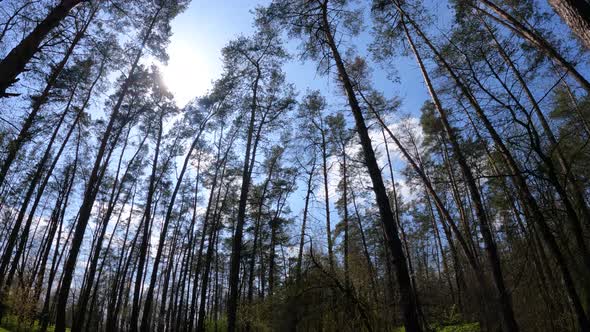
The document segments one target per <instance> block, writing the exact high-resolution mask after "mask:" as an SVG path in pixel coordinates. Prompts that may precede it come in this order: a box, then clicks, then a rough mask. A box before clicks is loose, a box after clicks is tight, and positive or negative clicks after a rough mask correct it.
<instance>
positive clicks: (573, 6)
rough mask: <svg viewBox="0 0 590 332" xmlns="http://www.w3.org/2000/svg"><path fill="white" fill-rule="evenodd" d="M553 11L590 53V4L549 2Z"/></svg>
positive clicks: (564, 0)
mask: <svg viewBox="0 0 590 332" xmlns="http://www.w3.org/2000/svg"><path fill="white" fill-rule="evenodd" d="M548 2H549V4H550V5H551V7H553V10H554V11H555V12H556V13H557V14H558V15H559V16H561V18H562V19H563V21H564V22H565V23H566V24H567V25H568V26H569V27H570V29H572V31H573V32H574V34H575V35H576V36H578V38H580V41H581V42H582V45H584V47H586V48H587V49H588V50H589V51H590V3H589V2H588V1H587V0H548Z"/></svg>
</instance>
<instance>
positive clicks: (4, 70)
mask: <svg viewBox="0 0 590 332" xmlns="http://www.w3.org/2000/svg"><path fill="white" fill-rule="evenodd" d="M84 1H87V0H62V1H61V2H60V3H59V5H57V6H56V7H54V8H53V9H52V10H51V11H50V12H49V14H48V15H47V16H46V17H45V19H44V20H43V21H41V22H40V23H39V24H38V25H37V26H36V27H35V29H33V31H31V33H30V34H29V35H28V36H27V37H25V39H23V40H22V41H21V42H20V43H19V44H18V45H17V46H16V47H14V48H13V49H12V50H11V51H10V53H8V55H6V57H5V58H4V59H3V60H2V61H1V62H0V98H2V97H9V96H11V95H12V94H10V93H7V92H6V90H7V89H8V88H9V87H10V86H11V85H12V84H14V82H16V81H17V80H18V79H17V76H18V75H20V74H21V73H22V72H23V71H25V66H26V65H27V64H28V63H29V61H31V59H32V58H33V56H34V55H35V53H37V52H38V51H39V45H41V42H42V41H43V39H45V38H46V37H47V35H48V34H49V32H51V30H53V29H54V28H55V27H56V26H57V25H58V24H59V23H60V22H61V21H63V20H64V19H65V18H66V16H67V15H68V13H69V12H70V11H71V10H72V8H74V7H75V6H76V5H78V4H79V3H81V2H84Z"/></svg>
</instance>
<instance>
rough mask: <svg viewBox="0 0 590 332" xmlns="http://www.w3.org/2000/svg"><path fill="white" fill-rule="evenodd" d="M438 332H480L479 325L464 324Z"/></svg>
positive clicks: (443, 328) (438, 330)
mask: <svg viewBox="0 0 590 332" xmlns="http://www.w3.org/2000/svg"><path fill="white" fill-rule="evenodd" d="M436 331H437V332H479V331H480V329H479V323H463V324H456V325H448V326H444V327H441V328H438V329H437V330H436Z"/></svg>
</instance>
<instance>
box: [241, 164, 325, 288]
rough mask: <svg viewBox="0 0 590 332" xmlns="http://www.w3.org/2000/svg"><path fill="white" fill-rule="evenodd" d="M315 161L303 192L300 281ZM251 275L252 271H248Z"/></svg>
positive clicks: (299, 254)
mask: <svg viewBox="0 0 590 332" xmlns="http://www.w3.org/2000/svg"><path fill="white" fill-rule="evenodd" d="M315 167H316V160H315V157H314V159H313V161H312V164H311V169H310V170H309V177H308V178H307V190H306V192H305V203H304V207H303V221H302V222H301V235H300V237H299V253H298V254H297V280H298V281H300V280H301V264H302V262H303V245H304V243H305V228H306V227H307V215H308V212H309V199H310V198H311V194H312V185H313V182H312V181H313V174H314V172H315ZM250 272H251V273H252V272H253V271H252V270H250Z"/></svg>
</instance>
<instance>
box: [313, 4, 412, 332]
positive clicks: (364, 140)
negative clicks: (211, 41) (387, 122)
mask: <svg viewBox="0 0 590 332" xmlns="http://www.w3.org/2000/svg"><path fill="white" fill-rule="evenodd" d="M321 9H322V26H323V29H324V33H325V36H326V39H327V44H328V46H329V48H330V50H331V52H332V56H333V57H334V62H335V64H336V68H337V70H338V73H339V76H340V81H341V83H342V84H343V87H344V90H345V91H346V95H347V97H348V104H349V106H350V108H351V111H352V113H353V115H354V119H355V122H356V129H357V133H358V135H359V138H360V141H361V146H362V149H363V153H364V157H365V162H366V164H367V168H368V171H369V175H370V177H371V182H372V184H373V190H374V192H375V196H376V199H377V205H378V207H379V214H380V216H381V222H382V224H383V226H384V229H385V237H386V239H387V244H388V246H389V247H390V250H391V254H392V255H393V258H394V262H395V268H396V275H397V281H398V286H399V290H400V304H401V307H402V314H403V317H404V325H405V327H406V331H408V332H419V331H422V327H421V325H420V319H419V318H418V308H417V305H416V301H415V298H414V296H413V291H412V286H411V282H410V276H409V273H408V267H407V264H406V257H405V255H404V252H403V249H402V243H401V241H400V239H399V236H398V231H397V227H396V225H395V219H394V216H393V213H392V210H391V206H390V204H389V198H388V197H387V191H386V190H385V185H384V184H383V178H382V177H381V169H380V168H379V165H378V164H377V159H376V158H375V151H374V150H373V146H372V143H371V138H370V136H369V131H368V129H367V126H366V124H365V119H364V116H363V112H362V109H361V107H360V105H359V102H358V100H357V98H356V95H355V92H354V88H353V85H352V82H351V80H350V78H349V76H348V73H347V71H346V67H345V65H344V61H343V60H342V58H341V57H340V52H339V51H338V47H337V43H336V41H335V40H334V37H333V36H332V31H331V25H330V21H329V19H328V8H327V3H323V4H322V8H321Z"/></svg>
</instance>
